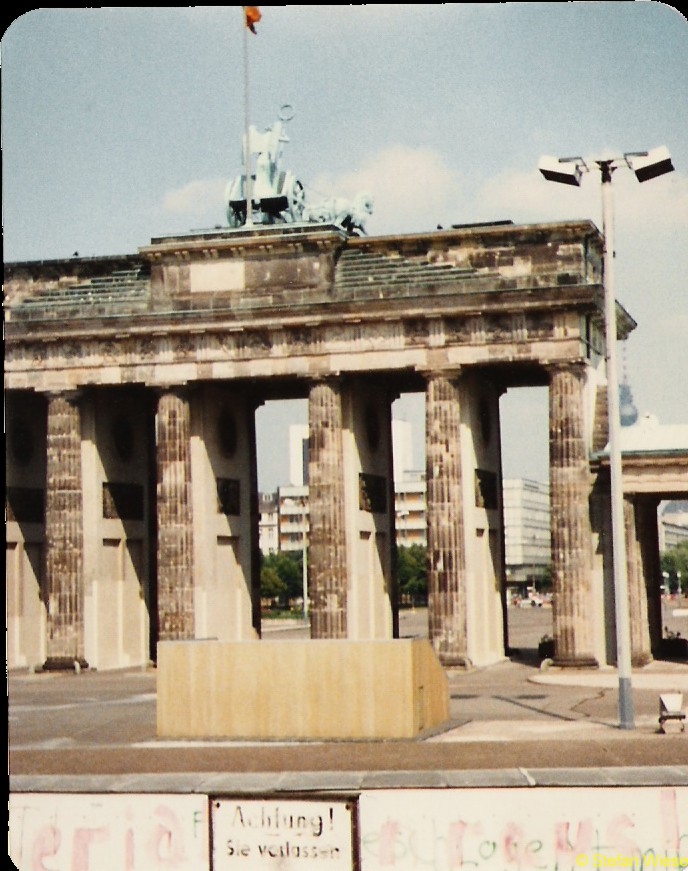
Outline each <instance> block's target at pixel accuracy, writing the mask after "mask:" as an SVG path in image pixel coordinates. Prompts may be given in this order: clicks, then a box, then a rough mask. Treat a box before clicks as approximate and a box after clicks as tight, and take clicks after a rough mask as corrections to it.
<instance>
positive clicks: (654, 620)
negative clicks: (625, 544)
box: [629, 496, 662, 665]
mask: <svg viewBox="0 0 688 871" xmlns="http://www.w3.org/2000/svg"><path fill="white" fill-rule="evenodd" d="M659 501H660V500H659V499H658V498H657V497H654V496H642V497H636V499H635V501H634V507H635V540H636V541H637V554H638V563H639V577H638V579H637V584H636V585H634V586H633V588H630V589H629V596H630V606H631V607H630V611H631V659H632V661H633V664H634V665H636V664H637V665H641V664H643V665H644V664H645V663H647V662H649V661H650V660H651V659H652V655H653V654H656V653H659V650H660V647H661V643H662V592H661V583H662V563H661V560H660V555H659V521H658V517H657V508H658V507H659ZM629 587H630V576H629Z"/></svg>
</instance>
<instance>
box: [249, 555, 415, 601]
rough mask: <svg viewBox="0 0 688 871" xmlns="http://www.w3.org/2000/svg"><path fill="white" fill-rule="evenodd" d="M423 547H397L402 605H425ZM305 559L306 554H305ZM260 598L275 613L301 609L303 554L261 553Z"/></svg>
mask: <svg viewBox="0 0 688 871" xmlns="http://www.w3.org/2000/svg"><path fill="white" fill-rule="evenodd" d="M426 553H427V551H426V548H425V547H423V546H422V545H419V544H413V545H410V546H409V547H398V548H397V556H396V559H397V577H398V579H399V596H400V604H402V605H412V606H416V605H425V604H427V601H428V571H427V565H426ZM306 559H308V555H306ZM260 596H261V599H262V601H263V606H264V607H266V608H273V609H274V610H277V611H290V610H294V611H296V610H301V609H302V607H303V552H302V551H300V550H298V551H296V550H294V551H278V552H277V553H270V554H261V566H260Z"/></svg>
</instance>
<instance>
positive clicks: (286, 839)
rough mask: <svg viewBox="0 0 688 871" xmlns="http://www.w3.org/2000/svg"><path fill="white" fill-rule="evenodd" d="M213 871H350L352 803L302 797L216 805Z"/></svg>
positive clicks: (216, 802)
mask: <svg viewBox="0 0 688 871" xmlns="http://www.w3.org/2000/svg"><path fill="white" fill-rule="evenodd" d="M211 818H212V827H213V869H214V871H225V869H237V868H242V869H244V871H257V869H261V868H264V869H276V868H279V869H280V871H290V869H297V871H298V869H305V868H309V869H322V871H325V869H327V871H351V869H352V868H353V860H352V856H353V848H352V835H353V832H352V805H351V804H349V803H347V802H345V801H306V800H297V799H284V800H283V799H280V798H274V799H267V800H252V799H251V800H244V799H242V798H234V799H230V798H223V799H216V800H213V802H212V810H211Z"/></svg>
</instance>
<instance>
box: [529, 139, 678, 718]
mask: <svg viewBox="0 0 688 871" xmlns="http://www.w3.org/2000/svg"><path fill="white" fill-rule="evenodd" d="M591 163H595V164H596V165H597V168H598V169H599V171H600V178H601V183H602V232H603V236H604V249H603V251H604V322H605V344H606V351H607V354H606V362H607V405H608V417H609V470H610V477H611V503H612V512H611V513H612V562H613V566H614V600H615V618H616V659H617V670H618V678H619V726H620V727H621V728H622V729H633V728H635V724H634V719H633V695H632V686H631V632H630V613H629V603H628V571H627V566H626V536H625V530H624V516H623V479H622V465H621V445H620V418H619V385H618V375H617V369H616V341H617V330H616V296H615V293H614V203H613V197H612V174H613V172H614V171H615V170H616V169H617V168H619V167H622V166H626V167H628V168H629V169H632V170H633V171H634V172H635V174H636V177H637V179H638V181H640V182H643V181H648V180H649V179H652V178H656V177H657V176H659V175H664V173H667V172H671V171H672V170H673V168H674V167H673V166H672V164H671V157H670V156H669V152H668V151H667V149H666V148H665V147H664V146H661V147H659V148H655V149H653V150H652V151H640V152H628V153H626V154H624V155H623V157H615V158H609V159H602V160H594V161H591ZM538 168H539V170H540V172H541V173H542V175H543V176H544V177H545V178H546V179H547V181H556V182H559V183H560V184H569V185H575V186H576V187H578V186H580V181H581V177H582V175H583V173H584V172H588V171H589V169H590V167H589V165H588V163H586V161H585V160H583V158H581V157H564V158H554V157H543V158H541V160H540V163H539V165H538Z"/></svg>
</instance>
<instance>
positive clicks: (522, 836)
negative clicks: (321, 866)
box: [359, 787, 688, 871]
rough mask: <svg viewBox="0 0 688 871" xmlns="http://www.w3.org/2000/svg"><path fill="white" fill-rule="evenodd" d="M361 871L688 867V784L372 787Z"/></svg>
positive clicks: (364, 809)
mask: <svg viewBox="0 0 688 871" xmlns="http://www.w3.org/2000/svg"><path fill="white" fill-rule="evenodd" d="M359 821H360V822H359V824H360V831H361V869H362V871H378V869H383V871H390V869H403V871H412V869H414V871H415V869H423V871H593V869H598V868H599V869H609V871H618V869H632V871H648V869H655V868H656V869H680V868H684V869H686V871H688V787H664V788H660V787H656V788H655V787H609V788H605V789H599V788H578V787H567V788H565V789H559V788H544V787H542V788H539V787H532V788H529V787H526V788H510V789H442V790H439V789H429V790H396V791H390V790H376V791H370V792H365V793H363V794H362V795H361V796H360V799H359Z"/></svg>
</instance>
